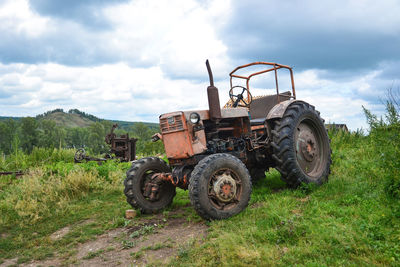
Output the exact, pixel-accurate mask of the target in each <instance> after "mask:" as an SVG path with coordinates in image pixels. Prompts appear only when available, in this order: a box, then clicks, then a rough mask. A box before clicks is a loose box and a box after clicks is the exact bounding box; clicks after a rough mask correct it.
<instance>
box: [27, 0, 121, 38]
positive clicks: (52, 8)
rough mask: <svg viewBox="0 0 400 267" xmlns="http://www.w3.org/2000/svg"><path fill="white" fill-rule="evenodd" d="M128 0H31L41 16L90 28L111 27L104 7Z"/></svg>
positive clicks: (34, 9)
mask: <svg viewBox="0 0 400 267" xmlns="http://www.w3.org/2000/svg"><path fill="white" fill-rule="evenodd" d="M123 2H127V0H114V1H106V0H85V1H81V0H69V1H64V0H30V1H29V4H30V7H31V8H32V10H33V11H35V12H37V13H39V14H40V15H41V16H49V17H53V18H59V19H63V20H70V21H73V22H77V23H79V24H81V25H83V26H85V27H88V28H90V30H100V31H102V30H104V29H109V27H111V25H110V24H109V22H108V21H107V20H106V19H104V14H103V9H104V8H106V7H107V6H110V5H115V4H118V3H123Z"/></svg>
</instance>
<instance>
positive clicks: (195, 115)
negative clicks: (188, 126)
mask: <svg viewBox="0 0 400 267" xmlns="http://www.w3.org/2000/svg"><path fill="white" fill-rule="evenodd" d="M199 121H200V115H199V114H198V113H196V112H193V113H191V114H190V122H191V123H193V124H196V123H198V122H199Z"/></svg>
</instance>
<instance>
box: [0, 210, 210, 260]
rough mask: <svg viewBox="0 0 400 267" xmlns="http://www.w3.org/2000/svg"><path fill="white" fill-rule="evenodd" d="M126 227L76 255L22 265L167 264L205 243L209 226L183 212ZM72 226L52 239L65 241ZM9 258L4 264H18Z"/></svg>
mask: <svg viewBox="0 0 400 267" xmlns="http://www.w3.org/2000/svg"><path fill="white" fill-rule="evenodd" d="M131 222H132V223H131V224H130V225H128V226H126V227H122V228H117V229H114V230H111V231H108V232H107V233H104V234H102V235H100V236H98V237H97V238H96V239H95V240H93V241H89V242H86V243H83V244H80V245H78V247H77V248H76V251H74V253H72V254H73V256H71V257H69V258H63V257H61V256H59V257H57V256H55V257H54V258H50V259H47V260H44V261H33V262H29V263H24V264H21V265H19V266H145V265H148V264H152V265H164V264H167V263H168V262H169V261H170V260H171V258H173V257H179V255H180V253H183V252H184V251H185V249H187V248H188V247H189V246H191V245H193V243H195V242H202V240H203V239H204V237H205V236H206V230H207V226H206V225H205V224H204V222H193V221H188V220H187V219H186V217H185V216H184V214H183V211H180V210H177V211H174V212H170V213H169V215H168V216H167V217H164V216H163V215H162V214H157V215H153V216H143V217H140V218H135V219H133V220H132V221H131ZM69 230H70V227H65V228H63V229H60V230H59V231H57V232H55V233H53V235H52V237H51V238H52V239H53V240H55V239H59V238H62V236H64V235H65V234H66V233H68V231H69ZM16 261H17V259H9V260H6V261H5V262H3V263H2V264H0V266H8V265H12V264H16Z"/></svg>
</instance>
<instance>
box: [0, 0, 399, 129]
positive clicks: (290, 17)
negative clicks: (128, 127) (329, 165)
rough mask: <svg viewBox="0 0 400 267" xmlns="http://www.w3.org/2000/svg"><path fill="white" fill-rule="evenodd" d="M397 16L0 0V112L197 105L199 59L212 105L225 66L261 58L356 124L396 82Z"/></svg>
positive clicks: (331, 6) (300, 5) (349, 8)
mask: <svg viewBox="0 0 400 267" xmlns="http://www.w3.org/2000/svg"><path fill="white" fill-rule="evenodd" d="M398 14H400V2H399V1H395V0H393V1H392V0H382V1H371V0H358V1H337V0H336V1H331V0H327V1H316V0H308V1H307V0H306V1H297V0H290V1H261V0H260V1H255V0H249V1H229V0H216V1H208V0H198V1H195V0H179V1H178V0H171V1H148V0H135V1H128V0H118V1H106V0H87V1H78V0H73V1H63V0H31V1H28V0H0V36H1V40H0V116H29V115H30V116H34V115H36V114H39V113H43V112H45V111H48V110H51V109H55V108H64V109H65V110H68V109H70V108H78V109H80V110H83V111H85V112H88V113H91V114H93V115H96V116H98V117H102V118H107V119H118V120H129V121H153V122H156V121H157V120H158V115H159V114H161V113H165V112H170V111H175V110H187V109H203V108H204V109H205V108H207V97H206V87H207V83H208V77H207V72H206V69H205V64H204V62H205V60H206V59H209V60H210V62H211V66H212V68H213V71H214V76H215V78H216V85H217V87H218V88H219V91H220V97H221V102H222V103H224V102H226V101H227V100H228V89H229V80H228V74H229V72H230V71H231V70H232V69H234V68H235V67H236V66H238V65H242V64H246V63H249V62H252V61H270V62H278V63H282V64H286V65H289V66H292V67H293V68H294V71H295V83H296V91H297V97H298V99H303V100H306V101H308V102H310V103H311V104H313V105H315V106H316V107H317V109H318V110H320V111H321V115H322V116H323V117H324V118H325V119H326V120H327V121H330V122H336V123H346V124H348V126H349V127H350V128H351V129H353V130H355V129H357V128H360V127H364V128H365V127H366V123H365V119H364V116H363V114H362V108H361V106H362V105H364V106H365V107H367V108H369V109H371V110H372V111H373V112H375V113H377V114H382V112H383V105H382V98H383V97H384V96H385V92H386V90H387V89H388V88H390V87H395V88H397V87H399V86H400V85H399V77H400V71H399V70H400V68H399V67H400V49H399V48H400V16H399V15H398ZM253 86H254V87H255V89H254V90H253V91H252V92H253V94H254V95H257V94H266V93H267V92H268V90H266V88H269V87H268V86H267V85H265V84H264V85H263V81H262V80H259V81H258V82H256V83H254V84H253ZM285 86H286V84H285V82H283V85H282V86H281V88H284V87H285Z"/></svg>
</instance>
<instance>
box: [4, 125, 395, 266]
mask: <svg viewBox="0 0 400 267" xmlns="http://www.w3.org/2000/svg"><path fill="white" fill-rule="evenodd" d="M399 132H400V128H399V127H398V125H394V126H393V125H391V126H385V127H380V128H379V129H376V130H372V131H371V132H370V134H369V135H367V136H365V135H363V134H359V133H344V132H338V133H331V139H332V143H331V146H332V151H333V152H332V159H333V164H332V167H331V170H332V173H331V175H330V177H329V181H328V183H326V184H324V185H322V186H320V187H316V186H312V185H303V186H301V187H300V188H298V189H296V190H293V189H288V188H286V186H285V184H284V183H283V182H282V181H281V180H280V175H279V173H278V172H277V171H275V170H272V169H271V170H270V172H268V173H267V175H266V178H265V179H264V180H262V181H259V182H258V183H256V184H255V185H254V188H253V194H252V198H251V202H250V204H249V207H248V208H247V209H246V210H245V211H243V212H242V213H240V214H239V215H237V216H235V217H233V218H230V219H228V220H223V221H213V222H210V223H208V225H209V229H208V235H207V237H206V238H205V239H204V240H202V241H201V242H193V244H192V245H191V246H190V247H184V248H182V249H181V250H180V251H179V253H178V256H177V257H175V258H173V259H172V261H171V263H170V265H171V266H218V265H219V266H253V265H256V266H257V265H258V266H268V265H282V266H289V265H298V266H342V265H345V266H360V265H361V266H370V265H378V266H398V265H399V262H400V175H399V170H400V163H399V158H400V137H399ZM46 151H47V152H46ZM16 153H17V155H15V156H14V158H13V157H10V158H8V159H2V160H1V161H0V167H2V168H6V167H7V168H10V167H11V166H13V168H14V167H15V168H21V167H24V168H25V169H27V170H28V174H27V175H25V176H23V177H20V178H15V177H12V176H0V213H1V216H0V263H1V262H3V261H5V259H9V258H18V263H24V262H28V261H30V260H32V259H36V260H40V259H45V258H49V257H54V256H57V257H60V258H63V259H65V262H66V263H68V258H69V257H70V256H71V255H73V254H74V253H76V247H77V245H78V244H79V243H82V242H86V241H88V240H91V239H94V238H96V236H98V235H100V234H102V233H104V232H106V231H108V230H110V229H114V228H118V227H123V226H124V225H126V223H127V221H126V220H125V219H124V217H123V216H124V212H125V210H126V209H128V208H130V206H129V205H128V204H127V203H126V201H125V197H124V195H123V186H122V181H123V179H124V173H125V171H126V170H127V169H128V168H129V164H126V163H116V162H113V161H110V162H108V163H106V164H104V165H102V166H99V165H97V164H96V163H85V164H80V165H76V164H73V163H72V157H73V152H72V151H66V150H63V151H58V150H53V151H48V150H43V151H42V152H38V151H36V152H35V153H36V156H32V155H29V156H28V155H22V154H18V153H19V152H16ZM46 153H47V154H46ZM188 203H189V199H188V194H187V192H185V191H183V190H178V194H177V196H176V198H175V200H174V203H173V205H172V207H170V208H169V210H170V211H171V210H174V209H179V208H180V207H183V206H185V209H186V206H187V204H188ZM188 210H189V214H188V216H187V218H188V220H201V219H200V218H199V217H198V216H197V215H196V214H195V212H194V210H193V209H192V208H188ZM167 212H168V211H167ZM66 226H69V227H70V228H71V230H70V231H69V233H68V234H67V235H65V236H64V237H63V238H61V239H57V240H54V239H52V238H51V237H50V236H51V234H53V233H54V232H56V231H57V230H59V229H62V228H63V227H66ZM143 253H145V252H143Z"/></svg>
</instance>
